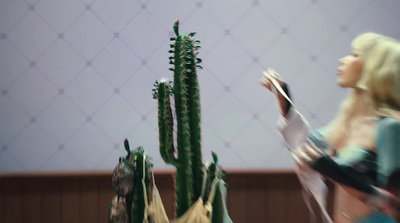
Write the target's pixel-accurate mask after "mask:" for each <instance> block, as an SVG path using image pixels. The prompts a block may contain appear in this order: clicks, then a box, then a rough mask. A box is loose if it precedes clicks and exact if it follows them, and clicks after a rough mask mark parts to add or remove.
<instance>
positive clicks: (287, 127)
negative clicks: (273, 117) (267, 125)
mask: <svg viewBox="0 0 400 223" xmlns="http://www.w3.org/2000/svg"><path fill="white" fill-rule="evenodd" d="M310 129H311V128H310V125H309V124H308V122H307V120H306V119H305V118H304V116H302V115H301V114H300V112H299V111H297V110H296V109H295V108H294V106H292V107H291V108H290V110H289V112H288V113H287V114H286V117H283V116H280V117H279V119H278V131H279V133H280V134H281V136H282V138H283V140H284V141H285V143H286V146H287V147H288V149H289V150H295V149H296V148H297V147H298V146H299V145H301V144H303V143H305V142H306V140H307V138H308V136H309V134H310Z"/></svg>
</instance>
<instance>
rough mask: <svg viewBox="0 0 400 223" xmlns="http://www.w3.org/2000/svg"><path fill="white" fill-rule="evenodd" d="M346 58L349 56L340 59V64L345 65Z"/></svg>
mask: <svg viewBox="0 0 400 223" xmlns="http://www.w3.org/2000/svg"><path fill="white" fill-rule="evenodd" d="M346 58H347V56H345V57H342V58H340V59H339V63H340V64H343V63H344V61H345V60H346Z"/></svg>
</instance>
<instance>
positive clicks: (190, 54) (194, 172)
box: [154, 21, 203, 217]
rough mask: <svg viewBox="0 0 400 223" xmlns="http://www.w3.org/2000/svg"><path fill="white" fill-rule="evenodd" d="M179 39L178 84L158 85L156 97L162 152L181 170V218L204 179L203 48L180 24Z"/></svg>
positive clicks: (175, 41) (175, 57)
mask: <svg viewBox="0 0 400 223" xmlns="http://www.w3.org/2000/svg"><path fill="white" fill-rule="evenodd" d="M174 31H175V34H176V37H172V38H171V41H172V44H171V45H170V46H171V48H172V49H171V50H170V51H169V52H170V53H171V54H172V56H170V57H169V59H170V64H173V65H174V67H173V68H170V70H172V71H173V72H174V82H173V85H172V83H167V82H166V81H165V80H161V81H160V82H156V83H155V89H154V98H155V99H158V120H159V121H158V125H159V138H160V153H161V156H162V158H163V159H164V161H165V162H166V163H169V164H172V165H174V166H175V167H176V168H177V173H176V197H177V212H176V213H177V216H178V217H179V216H181V215H182V214H183V213H185V212H186V210H187V209H189V207H190V206H191V205H192V204H193V203H194V202H195V201H196V200H197V199H198V198H199V197H200V195H201V186H202V179H203V172H202V167H203V164H202V158H201V157H202V155H201V127H200V93H199V85H198V81H197V74H196V68H200V69H201V66H199V65H197V63H200V62H201V60H200V59H198V58H196V51H197V50H198V49H199V48H200V46H197V45H196V44H198V43H200V42H199V41H194V40H193V39H192V37H193V36H194V35H195V33H190V34H188V35H185V34H179V21H176V22H175V24H174ZM171 94H173V96H174V99H175V113H176V120H177V140H176V141H177V144H178V145H177V152H175V147H174V138H173V115H172V109H171V103H170V95H171Z"/></svg>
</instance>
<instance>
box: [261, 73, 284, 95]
mask: <svg viewBox="0 0 400 223" xmlns="http://www.w3.org/2000/svg"><path fill="white" fill-rule="evenodd" d="M272 79H274V80H276V81H277V82H278V83H279V85H280V86H283V85H284V81H283V80H282V78H281V76H280V75H279V74H278V73H277V72H276V71H275V70H273V69H272V68H269V69H268V70H267V71H263V78H262V79H261V80H260V84H261V85H262V86H264V87H265V88H267V89H268V90H270V91H272V85H273V84H272Z"/></svg>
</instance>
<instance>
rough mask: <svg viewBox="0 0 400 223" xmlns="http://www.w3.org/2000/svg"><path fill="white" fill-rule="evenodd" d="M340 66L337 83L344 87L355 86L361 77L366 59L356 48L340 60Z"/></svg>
mask: <svg viewBox="0 0 400 223" xmlns="http://www.w3.org/2000/svg"><path fill="white" fill-rule="evenodd" d="M339 62H340V65H341V66H340V67H339V68H338V72H337V75H338V79H337V83H338V85H339V86H340V87H343V88H355V87H356V86H357V82H358V81H359V80H360V78H361V73H362V70H363V66H364V61H363V59H361V57H360V56H359V55H358V53H357V51H356V50H353V53H352V54H350V55H347V56H345V57H343V58H341V59H340V60H339Z"/></svg>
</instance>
